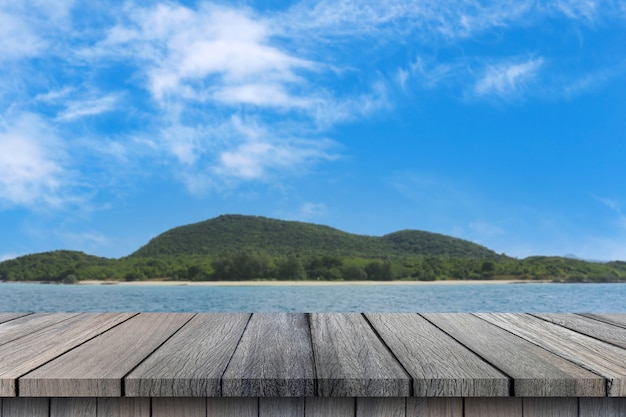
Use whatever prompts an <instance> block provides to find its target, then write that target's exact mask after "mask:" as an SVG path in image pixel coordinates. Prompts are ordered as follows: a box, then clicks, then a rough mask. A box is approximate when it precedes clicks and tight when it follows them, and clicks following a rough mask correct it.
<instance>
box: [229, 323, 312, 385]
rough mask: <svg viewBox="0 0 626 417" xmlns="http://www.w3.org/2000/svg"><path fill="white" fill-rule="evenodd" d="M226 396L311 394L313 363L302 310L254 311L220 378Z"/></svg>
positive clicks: (309, 336)
mask: <svg viewBox="0 0 626 417" xmlns="http://www.w3.org/2000/svg"><path fill="white" fill-rule="evenodd" d="M222 395H223V396H225V397H310V396H314V395H315V364H314V362H313V348H312V347H311V333H310V330H309V321H308V319H307V317H306V315H305V314H289V313H265V314H253V315H252V318H251V319H250V323H248V327H246V331H245V332H244V334H243V337H242V338H241V341H240V342H239V345H238V346H237V350H236V351H235V354H234V355H233V357H232V359H231V361H230V364H229V365H228V368H227V369H226V372H225V373H224V376H223V378H222Z"/></svg>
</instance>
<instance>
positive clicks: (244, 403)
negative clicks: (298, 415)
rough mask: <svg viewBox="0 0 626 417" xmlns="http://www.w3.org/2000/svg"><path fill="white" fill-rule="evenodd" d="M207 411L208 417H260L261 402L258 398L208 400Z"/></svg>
mask: <svg viewBox="0 0 626 417" xmlns="http://www.w3.org/2000/svg"><path fill="white" fill-rule="evenodd" d="M206 411H207V414H206V415H207V417H258V416H259V400H258V398H207V402H206ZM274 415H275V416H279V415H280V414H274Z"/></svg>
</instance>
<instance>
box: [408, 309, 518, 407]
mask: <svg viewBox="0 0 626 417" xmlns="http://www.w3.org/2000/svg"><path fill="white" fill-rule="evenodd" d="M416 314H417V315H418V316H420V317H421V318H423V319H424V320H426V321H427V322H429V323H430V324H432V325H433V326H435V328H436V329H439V330H440V331H442V332H443V333H444V334H446V335H448V336H449V337H451V338H452V340H454V341H455V342H457V343H458V344H459V345H461V346H463V347H464V348H465V349H467V350H469V351H470V352H472V353H473V354H474V355H476V356H477V357H479V358H480V360H481V361H483V362H485V363H486V364H487V365H489V366H491V367H492V368H494V369H496V370H497V371H498V372H500V373H501V374H502V375H504V376H506V377H507V378H508V380H509V397H515V379H514V378H513V377H512V376H511V375H509V374H507V373H506V372H504V371H503V370H502V369H500V368H499V367H497V366H496V365H494V364H493V363H491V362H489V361H488V360H487V359H485V358H484V357H483V356H482V355H481V354H479V353H478V352H476V351H474V350H473V349H471V348H470V347H469V346H467V345H465V344H464V343H462V342H461V341H460V340H457V339H456V338H455V337H454V336H452V335H451V334H450V333H448V332H446V331H445V330H444V329H442V328H440V327H438V326H437V325H436V324H435V323H433V322H432V321H430V320H428V318H427V317H424V316H423V315H421V314H419V313H416ZM489 324H491V323H489Z"/></svg>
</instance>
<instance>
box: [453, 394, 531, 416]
mask: <svg viewBox="0 0 626 417" xmlns="http://www.w3.org/2000/svg"><path fill="white" fill-rule="evenodd" d="M463 401H464V402H465V416H464V417H523V407H522V398H511V397H509V398H465V399H464V400H463Z"/></svg>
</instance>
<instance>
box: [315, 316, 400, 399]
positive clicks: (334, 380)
mask: <svg viewBox="0 0 626 417" xmlns="http://www.w3.org/2000/svg"><path fill="white" fill-rule="evenodd" d="M310 320H311V336H312V339H313V350H314V354H315V365H316V372H317V378H318V395H320V396H335V397H406V396H409V395H410V394H411V377H410V376H409V375H408V374H407V373H406V372H405V371H404V369H402V366H401V365H400V364H399V363H398V362H397V361H396V359H395V358H394V357H393V356H392V355H391V353H390V352H389V350H388V349H387V347H386V346H385V345H383V343H382V342H381V341H380V339H379V338H378V336H376V334H375V333H374V331H373V330H372V328H371V327H370V326H369V324H368V323H367V321H366V320H365V318H364V317H363V316H362V315H360V314H353V313H322V314H312V315H311V316H310Z"/></svg>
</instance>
